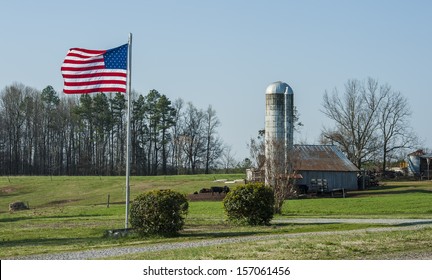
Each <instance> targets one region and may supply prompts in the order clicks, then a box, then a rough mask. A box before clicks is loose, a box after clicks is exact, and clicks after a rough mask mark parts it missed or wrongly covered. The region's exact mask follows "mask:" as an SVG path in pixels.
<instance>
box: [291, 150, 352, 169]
mask: <svg viewBox="0 0 432 280" xmlns="http://www.w3.org/2000/svg"><path fill="white" fill-rule="evenodd" d="M294 151H295V154H296V158H297V159H296V160H294V169H295V170H298V171H338V172H358V171H359V169H358V168H357V167H356V166H355V165H354V164H353V163H352V162H351V161H350V160H349V159H348V158H347V157H346V156H345V155H344V153H342V151H341V150H339V148H338V147H336V146H333V145H295V146H294Z"/></svg>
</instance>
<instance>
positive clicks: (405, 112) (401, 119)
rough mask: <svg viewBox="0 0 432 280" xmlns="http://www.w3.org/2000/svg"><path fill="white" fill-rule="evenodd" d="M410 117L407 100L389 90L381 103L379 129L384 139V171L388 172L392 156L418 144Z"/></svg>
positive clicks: (398, 93)
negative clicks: (388, 161) (388, 163)
mask: <svg viewBox="0 0 432 280" xmlns="http://www.w3.org/2000/svg"><path fill="white" fill-rule="evenodd" d="M388 87H389V86H388ZM389 89H390V87H389ZM410 116H411V111H410V109H409V106H408V101H407V99H406V98H405V97H404V96H403V95H402V94H401V93H400V92H395V91H390V90H389V94H387V95H386V96H385V98H384V99H383V101H382V103H381V106H380V109H379V115H378V124H379V125H378V128H379V131H380V132H381V138H382V170H383V171H384V170H386V167H387V160H388V158H389V157H390V156H392V155H397V154H398V152H399V151H400V150H403V149H405V148H409V147H413V145H415V144H418V143H417V137H416V135H415V133H414V132H413V131H412V129H411V127H410V125H409V117H410Z"/></svg>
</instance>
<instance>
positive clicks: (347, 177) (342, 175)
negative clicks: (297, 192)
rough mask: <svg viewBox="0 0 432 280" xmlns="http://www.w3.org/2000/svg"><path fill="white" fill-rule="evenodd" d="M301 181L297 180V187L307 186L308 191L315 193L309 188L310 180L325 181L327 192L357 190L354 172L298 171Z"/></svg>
mask: <svg viewBox="0 0 432 280" xmlns="http://www.w3.org/2000/svg"><path fill="white" fill-rule="evenodd" d="M298 173H300V174H301V175H302V176H303V179H297V180H296V183H297V184H298V185H307V186H308V187H309V191H312V192H313V191H317V189H313V188H312V186H311V180H312V179H315V180H316V179H327V186H328V190H329V191H331V190H334V189H341V188H344V189H346V190H357V188H358V187H357V173H356V172H331V171H299V172H298Z"/></svg>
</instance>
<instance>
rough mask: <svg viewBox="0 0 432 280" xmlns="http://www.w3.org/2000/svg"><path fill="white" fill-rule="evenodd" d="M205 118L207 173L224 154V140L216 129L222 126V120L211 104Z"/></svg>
mask: <svg viewBox="0 0 432 280" xmlns="http://www.w3.org/2000/svg"><path fill="white" fill-rule="evenodd" d="M204 119H205V125H204V126H205V138H206V155H205V174H209V170H210V167H211V166H212V164H214V163H215V161H216V160H217V159H218V158H219V157H220V155H221V154H222V140H221V139H220V137H219V136H218V135H217V130H216V129H217V128H218V127H219V126H220V121H219V118H218V117H217V116H216V111H215V110H214V109H213V108H212V106H211V105H209V106H208V108H207V110H206V112H205V115H204Z"/></svg>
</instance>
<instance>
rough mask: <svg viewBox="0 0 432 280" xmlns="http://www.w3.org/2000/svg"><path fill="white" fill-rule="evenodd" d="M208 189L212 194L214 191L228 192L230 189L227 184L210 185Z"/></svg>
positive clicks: (219, 192)
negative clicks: (220, 185)
mask: <svg viewBox="0 0 432 280" xmlns="http://www.w3.org/2000/svg"><path fill="white" fill-rule="evenodd" d="M210 189H211V193H212V194H214V193H218V194H221V193H228V192H229V191H230V189H229V188H228V187H227V186H223V187H210Z"/></svg>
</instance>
